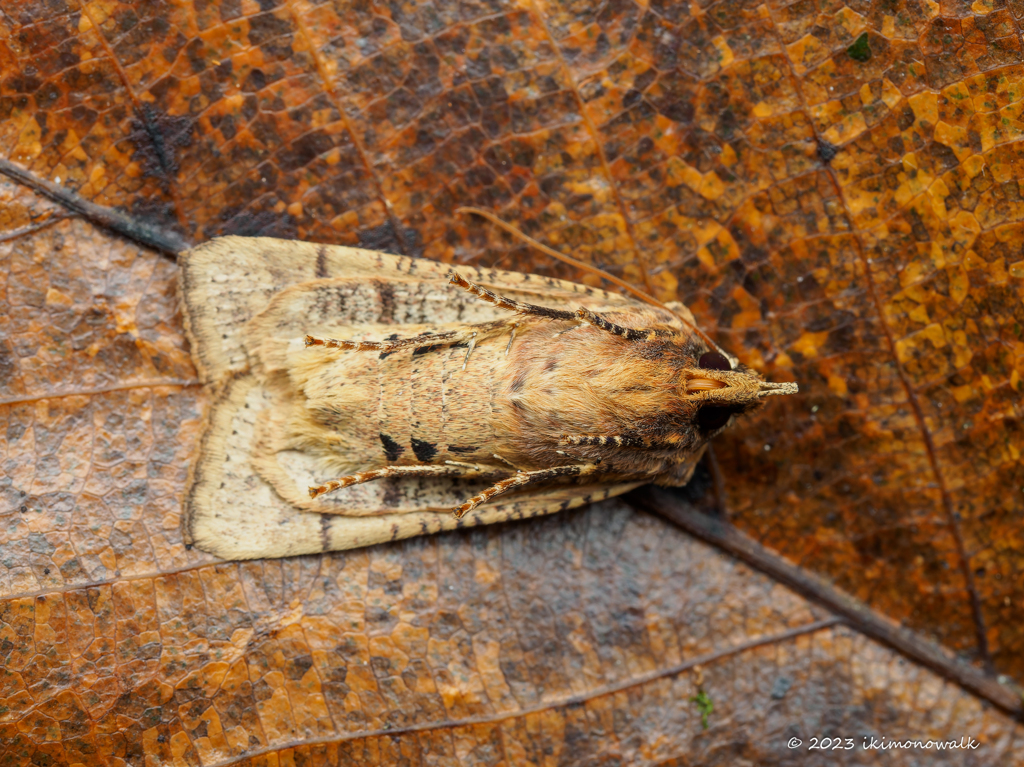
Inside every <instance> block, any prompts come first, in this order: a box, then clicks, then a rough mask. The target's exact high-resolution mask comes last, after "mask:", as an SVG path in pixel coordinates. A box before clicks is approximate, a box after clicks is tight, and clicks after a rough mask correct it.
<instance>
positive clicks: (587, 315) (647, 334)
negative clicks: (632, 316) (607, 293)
mask: <svg viewBox="0 0 1024 767" xmlns="http://www.w3.org/2000/svg"><path fill="white" fill-rule="evenodd" d="M573 316H574V317H575V319H576V320H577V321H579V322H581V323H583V324H585V325H593V326H594V327H595V328H600V329H601V330H606V331H608V332H609V333H611V334H612V335H613V336H620V337H621V338H625V339H626V340H627V341H653V340H654V339H655V338H658V337H663V338H668V337H671V336H673V335H675V334H674V333H672V332H669V331H667V330H658V329H654V328H624V327H623V326H622V325H616V324H615V323H614V322H610V321H609V320H606V319H605V318H604V317H602V316H601V315H600V314H594V312H592V311H590V310H589V309H583V308H580V309H577V310H576V312H575V313H574V315H573Z"/></svg>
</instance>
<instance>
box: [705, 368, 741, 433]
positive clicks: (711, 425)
mask: <svg viewBox="0 0 1024 767" xmlns="http://www.w3.org/2000/svg"><path fill="white" fill-rule="evenodd" d="M719 356H721V355H719ZM742 411H743V408H738V407H736V406H734V405H705V406H704V407H702V408H701V409H700V410H698V411H697V426H698V427H699V428H700V429H702V430H703V431H705V432H711V431H715V430H716V429H721V428H722V427H723V426H725V424H726V422H728V420H729V418H730V417H731V416H733V415H736V414H737V413H740V412H742Z"/></svg>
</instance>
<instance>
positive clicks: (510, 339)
mask: <svg viewBox="0 0 1024 767" xmlns="http://www.w3.org/2000/svg"><path fill="white" fill-rule="evenodd" d="M518 327H519V323H518V322H513V323H512V332H511V333H509V336H508V346H506V347H505V356H506V357H507V356H508V353H509V352H510V351H512V342H513V341H515V340H516V328H518Z"/></svg>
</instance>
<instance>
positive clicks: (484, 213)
mask: <svg viewBox="0 0 1024 767" xmlns="http://www.w3.org/2000/svg"><path fill="white" fill-rule="evenodd" d="M455 212H456V213H473V214H476V215H477V216H480V217H481V218H485V219H487V220H488V221H490V222H491V223H492V224H494V225H495V226H497V227H500V228H501V229H504V230H505V231H506V232H508V233H509V234H511V235H513V236H514V237H518V238H519V239H520V240H522V241H523V242H525V243H528V244H530V245H532V246H533V247H535V248H537V250H539V251H541V252H542V253H546V254H547V255H549V256H551V257H552V258H555V259H558V260H559V261H561V262H562V263H565V264H569V265H570V266H575V267H576V268H577V269H582V270H583V271H586V272H590V273H591V274H596V275H597V276H598V277H600V278H601V279H604V280H608V282H610V283H612V284H613V285H618V286H619V287H620V288H622V289H623V290H625V291H628V292H630V293H632V294H633V295H634V296H636V297H637V298H639V299H640V300H641V301H644V302H645V303H648V304H650V305H651V306H657V307H658V308H659V309H664V310H665V311H666V312H668V313H669V314H671V315H672V316H673V317H675V318H676V319H678V320H679V321H680V322H682V323H683V324H684V325H686V326H687V327H689V328H690V329H691V330H692V331H693V332H694V333H696V334H697V335H699V336H700V337H701V338H703V339H704V341H705V342H706V343H707V344H708V345H710V346H711V348H713V349H714V350H715V351H718V352H721V353H722V354H724V355H725V356H726V357H731V358H732V359H733V360H735V359H736V358H735V357H732V355H731V354H729V353H727V352H726V351H725V350H723V349H722V348H721V347H720V346H719V345H718V344H716V343H715V342H714V341H713V340H712V339H711V337H710V336H708V334H707V333H705V332H704V331H703V330H701V329H700V328H698V327H697V326H696V325H694V324H693V323H692V322H690V321H689V320H687V319H685V318H684V317H681V316H680V315H679V314H677V313H676V312H674V311H672V310H671V309H669V308H668V307H667V306H665V304H663V303H661V301H659V300H658V299H656V298H654V297H653V296H650V295H648V294H647V293H644V292H643V291H642V290H639V289H637V288H634V287H633V286H632V285H630V284H629V283H628V282H626V281H625V280H622V279H620V278H618V277H616V276H615V275H614V274H609V273H608V272H606V271H605V270H604V269H601V268H600V267H597V266H594V265H593V264H587V263H584V262H583V261H577V260H576V259H575V258H573V257H572V256H567V255H565V254H564V253H559V252H558V251H557V250H555V249H554V248H550V247H548V246H547V245H545V244H544V243H543V242H539V241H538V240H535V239H533V238H532V237H531V236H530V235H528V234H526V233H525V232H523V231H520V230H519V229H516V228H515V227H514V226H512V224H509V223H506V222H504V221H502V220H501V219H500V218H498V217H497V216H496V215H494V214H493V213H491V212H490V211H489V210H482V209H481V208H474V207H471V206H468V205H464V206H463V207H461V208H456V209H455ZM733 364H735V361H734V362H733Z"/></svg>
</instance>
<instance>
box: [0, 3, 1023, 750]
mask: <svg viewBox="0 0 1024 767" xmlns="http://www.w3.org/2000/svg"><path fill="white" fill-rule="evenodd" d="M1022 13H1024V7H1022V6H1019V4H1014V3H1009V4H1004V3H1001V2H991V1H990V0H977V2H975V3H974V4H973V5H967V4H965V3H959V2H951V1H948V0H943V1H942V2H914V1H909V2H903V1H901V0H886V1H885V2H877V3H875V4H871V3H867V2H865V3H858V2H851V3H849V4H846V5H843V4H840V3H828V2H825V3H820V2H813V3H812V2H796V3H792V4H782V3H775V2H769V3H767V4H757V3H755V2H740V1H738V0H737V1H736V2H729V1H728V0H725V1H723V2H718V3H705V4H702V3H700V2H695V3H691V4H665V3H661V2H657V1H656V0H652V1H651V2H650V3H647V4H645V3H634V2H628V1H626V0H611V1H610V2H606V3H592V2H578V3H571V2H566V3H557V2H551V3H544V2H522V3H515V2H511V3H504V2H499V0H494V2H484V3H474V2H461V3H455V2H437V3H434V4H429V3H405V4H403V3H401V2H392V3H386V2H377V3H375V2H343V1H342V0H338V1H337V2H334V1H333V0H332V1H328V2H323V3H312V2H301V1H300V0H291V1H289V2H276V0H261V2H259V3H257V2H252V1H250V0H226V1H225V2H221V3H216V2H204V1H203V0H181V1H180V2H167V3H161V2H140V3H135V4H127V3H118V2H94V3H86V4H83V5H79V4H77V3H68V4H65V3H63V2H60V0H54V1H53V2H24V1H20V0H0V155H2V156H3V157H4V158H6V159H8V160H10V161H11V162H14V163H17V164H18V165H20V166H22V167H24V168H26V169H28V170H30V171H31V172H33V173H34V174H36V175H37V176H40V177H42V178H45V179H48V180H51V181H54V182H57V183H59V184H60V185H61V186H63V187H66V188H67V189H70V190H74V191H76V192H78V193H79V194H80V195H82V196H83V197H85V198H86V199H88V200H91V201H93V202H96V203H99V204H102V205H108V206H120V207H122V208H124V209H126V210H127V211H129V212H130V213H132V214H133V215H135V216H136V217H138V218H139V219H140V220H145V221H149V222H151V223H158V224H160V225H162V226H165V227H176V228H178V229H179V231H180V232H181V233H182V234H184V235H185V236H187V237H188V238H189V239H191V240H192V241H194V242H199V241H202V240H204V239H207V238H209V237H213V236H217V235H220V234H227V233H235V234H248V235H256V234H265V235H276V236H286V237H301V238H304V239H310V240H317V241H323V242H334V243H342V244H361V245H363V246H366V247H372V248H377V249H384V250H390V251H393V252H404V253H409V254H418V255H424V256H428V257H431V258H435V259H440V260H445V261H453V262H474V263H481V264H493V263H500V264H501V265H502V266H503V267H506V268H519V269H529V270H533V271H538V272H545V273H555V274H558V275H560V276H564V277H568V278H573V279H581V278H582V277H581V275H578V274H574V273H572V272H571V271H570V270H567V269H566V268H564V267H561V266H557V265H553V264H552V263H550V262H549V261H547V260H545V259H543V258H542V257H538V256H537V255H536V254H535V253H533V252H531V251H529V250H527V249H526V248H524V247H522V246H520V245H518V244H516V243H515V242H513V241H512V240H511V239H510V238H508V237H507V236H505V235H502V234H499V233H497V232H496V231H495V230H494V229H493V228H492V227H490V226H488V225H486V224H484V223H482V222H480V221H473V220H466V219H464V218H461V217H457V216H455V215H454V214H453V209H454V208H455V207H457V206H459V205H462V204H467V203H468V204H475V205H479V206H482V207H486V208H489V209H491V210H494V211H495V212H496V213H498V214H499V215H501V216H502V217H503V218H505V219H506V220H508V221H511V222H513V223H515V224H516V225H518V226H520V227H521V228H523V229H524V230H526V231H527V232H529V233H531V234H533V235H534V236H536V237H538V238H540V239H542V240H543V241H545V242H547V243H549V244H551V245H553V246H555V247H558V248H560V249H562V250H564V251H566V252H569V253H571V254H573V255H576V256H577V257H579V258H582V259H584V260H588V261H592V262H594V263H597V264H599V265H601V266H603V267H605V268H607V269H609V270H611V271H613V272H616V273H618V274H621V275H622V276H624V277H625V278H627V279H629V280H631V281H632V282H634V283H636V284H637V285H639V286H641V287H643V286H648V287H649V288H650V289H651V290H652V291H653V292H654V293H655V294H656V295H657V296H658V297H659V298H661V299H662V300H669V299H679V300H682V301H684V302H686V303H687V304H688V305H689V306H690V307H691V308H692V309H693V310H694V312H695V314H696V315H697V316H698V317H699V318H700V320H701V322H702V324H703V326H704V327H705V328H706V329H707V330H709V331H710V332H712V333H713V334H714V335H715V336H716V337H717V338H718V339H719V340H720V342H721V343H722V344H723V345H725V346H727V347H729V348H730V349H731V350H733V351H734V352H736V353H737V354H738V355H739V356H740V357H741V358H742V359H743V360H744V361H745V362H747V363H748V364H750V365H753V366H755V367H757V368H759V369H761V370H763V371H764V372H765V373H766V374H767V375H768V376H769V377H770V378H771V379H772V380H797V381H799V382H800V384H801V395H800V396H799V397H792V398H788V399H785V400H779V401H776V402H772V403H771V405H770V406H769V407H768V408H767V409H766V410H765V412H764V414H763V415H762V416H761V417H759V418H758V419H756V420H754V421H748V422H747V423H745V424H743V426H742V428H737V429H734V430H733V431H732V433H730V434H729V435H727V436H726V437H724V438H723V439H721V440H720V441H719V442H718V444H717V454H718V459H719V463H720V464H721V467H722V471H723V473H724V476H725V486H726V506H727V509H726V511H727V513H728V515H729V516H730V518H731V519H732V520H733V521H734V522H735V523H736V524H737V525H738V526H739V527H740V528H741V529H743V530H745V531H746V532H748V533H749V534H751V535H752V536H754V537H755V538H757V539H758V540H760V541H761V542H763V543H765V544H766V545H768V546H770V547H772V548H773V549H775V550H777V551H778V552H780V553H781V554H782V555H784V556H786V557H788V558H790V559H791V560H793V561H795V562H797V563H799V564H800V565H801V566H803V567H804V568H807V569H808V570H809V571H813V572H817V573H820V574H822V575H824V576H826V577H828V578H830V579H832V580H833V581H834V582H835V583H836V584H837V585H839V586H840V587H842V588H843V589H845V590H847V591H849V592H850V593H852V594H854V595H855V596H857V597H859V598H861V599H863V600H865V601H866V602H868V603H869V604H870V605H871V606H872V607H874V608H875V609H876V610H878V611H879V612H881V613H883V614H885V615H888V616H890V617H892V618H893V619H895V620H897V621H900V622H902V623H904V624H905V625H907V626H909V627H912V628H914V629H916V630H917V631H919V632H921V634H922V635H924V636H926V637H932V638H934V639H936V640H937V641H939V642H941V643H942V644H943V645H944V646H946V647H947V648H948V649H949V650H950V651H952V652H955V653H957V654H959V655H960V656H961V657H962V658H964V659H965V660H968V661H970V662H973V663H975V664H977V665H978V666H979V667H980V668H984V669H988V670H990V671H992V672H993V673H997V674H1003V675H1006V676H1007V677H1009V678H1010V679H1014V680H1016V681H1017V682H1022V681H1024V628H1022V627H1024V554H1022V551H1024V540H1022V538H1024V533H1022V530H1024V525H1022V517H1024V468H1022V464H1021V460H1020V457H1021V451H1022V445H1024V431H1022V426H1021V415H1022V409H1024V407H1022V404H1021V401H1022V396H1021V391H1022V380H1021V379H1022V377H1024V300H1022V299H1024V254H1022V251H1021V243H1022V242H1024V225H1022V223H1021V222H1022V221H1024V202H1022V195H1021V189H1020V185H1019V183H1018V181H1017V179H1018V178H1021V177H1024V141H1022V140H1024V121H1022V118H1021V112H1022V111H1024V63H1022V51H1021V45H1022V40H1021V21H1020V17H1021V15H1022ZM864 35H866V37H863V36H864ZM858 41H859V42H858ZM851 46H852V47H851ZM61 215H62V213H61V211H60V209H59V208H58V207H57V206H55V205H54V204H53V203H50V202H47V201H45V200H43V199H42V198H40V197H38V196H36V195H35V194H33V193H31V192H30V191H28V190H26V189H24V188H21V187H17V186H15V185H14V184H11V183H4V184H0V225H2V227H3V236H2V240H3V241H2V242H0V265H2V268H0V289H2V291H3V294H2V298H0V419H2V421H3V424H2V425H3V427H4V428H3V429H2V430H0V445H2V451H0V462H2V463H0V494H2V497H3V502H2V503H3V505H2V506H0V525H2V532H0V536H2V537H0V763H2V764H32V763H35V764H48V763H49V764H65V763H67V764H76V763H79V764H89V765H91V764H108V763H109V764H119V763H128V764H132V765H135V764H138V765H142V764H203V765H219V764H235V763H246V764H249V763H251V764H301V763H306V764H334V763H348V762H346V759H347V760H349V761H351V762H352V763H358V764H363V763H365V764H378V763H379V764H391V763H396V762H398V761H399V760H400V759H406V760H408V762H409V763H411V764H419V763H424V764H444V763H449V762H450V763H455V762H461V763H479V764H493V763H498V762H501V761H504V762H505V763H507V764H530V763H534V764H556V763H579V764H582V763H588V764H589V763H604V762H608V763H614V762H615V760H616V759H618V760H620V761H622V762H624V763H630V764H691V763H693V764H696V763H700V764H717V763H721V764H735V763H737V762H738V761H740V760H742V759H746V760H748V761H752V762H755V763H766V762H771V763H787V762H786V760H789V763H801V764H802V763H808V764H811V763H826V762H827V763H840V762H841V761H842V760H843V759H846V760H847V761H848V763H856V762H855V761H854V760H855V759H867V760H868V761H870V758H869V757H871V755H865V753H863V752H859V753H856V752H854V753H845V752H844V753H838V752H837V753H834V754H829V755H827V758H826V757H825V756H817V757H815V755H813V754H809V753H808V752H807V751H806V750H801V749H798V750H796V751H790V750H788V749H787V748H786V746H785V743H786V740H787V739H788V738H789V737H792V736H795V735H799V736H800V737H801V738H803V739H805V740H806V739H807V738H808V737H809V736H811V735H815V734H817V735H828V734H832V735H844V736H849V737H855V738H859V737H860V735H861V734H862V733H865V732H873V733H885V734H888V735H891V736H894V737H895V736H899V735H900V734H902V735H907V736H913V737H918V736H942V735H945V736H949V737H960V736H961V735H964V736H968V735H973V736H974V737H975V738H983V739H984V741H985V748H986V749H988V750H986V751H985V752H984V754H981V753H980V752H979V753H974V754H971V755H967V756H964V755H959V756H957V755H954V756H951V757H946V758H949V759H961V758H962V759H968V760H969V759H976V760H977V763H978V764H988V763H993V760H1002V761H1003V762H1004V763H1010V761H1012V759H1018V760H1020V759H1021V757H1020V756H1019V752H1020V749H1021V747H1020V745H1019V740H1020V738H1021V732H1020V730H1019V729H1016V728H1015V727H1014V726H1013V725H1011V724H1010V723H1009V722H1008V720H1006V719H1005V718H1004V717H1002V716H1001V715H999V714H998V713H995V712H994V711H993V710H992V709H990V708H988V707H987V706H986V704H983V703H980V702H979V701H977V700H976V699H974V698H972V697H971V696H969V695H967V694H966V693H964V692H963V691H961V690H959V689H957V688H955V687H951V686H949V685H944V683H942V682H940V681H939V680H938V679H937V678H935V677H934V676H933V675H931V674H930V673H929V672H925V671H923V670H921V669H920V668H918V667H916V666H914V665H913V664H911V663H909V662H908V661H906V660H904V659H901V658H899V657H898V656H895V655H894V654H892V653H891V652H890V651H888V650H884V649H882V648H880V647H879V646H877V645H875V644H873V643H871V642H869V641H868V640H866V639H864V638H863V637H862V636H860V635H858V634H857V633H855V632H853V631H851V630H849V629H845V628H839V627H825V628H820V627H819V628H817V629H815V628H814V626H815V625H816V624H815V621H816V620H819V619H823V618H827V617H828V616H827V615H826V614H824V613H822V612H821V611H820V610H819V609H818V608H810V607H809V606H808V605H807V604H806V603H804V602H803V601H802V600H800V599H798V598H797V597H795V596H793V595H792V594H790V593H789V592H786V591H785V590H784V589H781V588H780V587H778V586H773V584H772V583H771V582H770V581H768V580H767V579H766V578H764V576H760V575H756V574H753V573H751V572H750V571H748V570H746V569H745V568H743V567H740V566H738V565H736V564H735V563H733V562H732V561H731V560H729V559H727V558H725V557H723V556H722V555H720V554H718V553H715V552H714V551H712V550H710V549H707V548H706V547H704V546H702V545H700V544H697V543H695V542H693V541H692V540H690V539H689V538H687V537H686V536H685V535H683V534H682V533H680V532H678V531H675V530H673V529H672V528H670V527H669V526H667V524H666V523H664V522H662V521H660V520H655V519H654V518H651V517H647V516H644V515H641V514H637V513H635V512H628V511H627V510H626V509H625V508H624V507H623V506H622V505H621V504H608V505H605V506H603V507H601V508H595V509H592V510H589V511H583V512H579V513H573V514H567V515H564V516H562V517H558V518H552V519H549V520H543V521H539V522H535V523H531V524H522V525H510V526H505V527H501V528H497V529H494V530H483V531H476V532H472V533H466V534H453V535H446V536H440V537H438V538H436V539H430V540H418V541H410V542H406V543H403V544H398V545H394V546H382V547H377V548H375V549H372V550H369V551H363V552H353V553H347V554H339V555H333V556H324V557H321V558H310V559H298V560H291V561H286V562H257V563H249V564H244V565H237V564H223V563H216V562H214V561H213V560H212V559H211V558H209V557H207V556H205V555H203V554H202V553H200V552H197V551H186V550H185V549H184V547H183V546H182V542H181V535H180V532H179V528H178V520H179V517H178V515H179V504H180V498H181V493H182V488H183V484H184V479H185V473H186V470H187V464H188V460H189V456H190V454H191V451H192V449H193V447H194V445H195V440H196V435H197V430H198V428H199V425H200V422H201V418H202V414H203V411H204V407H205V404H206V399H205V395H204V393H203V392H202V390H201V389H199V388H198V387H196V386H195V385H194V384H192V383H191V382H193V381H194V377H195V373H194V370H193V368H192V366H191V362H190V360H189V356H188V350H187V348H186V346H185V343H184V340H183V337H182V331H181V321H180V317H179V315H178V312H177V301H176V297H175V295H174V279H175V265H174V263H173V261H172V260H170V259H168V258H166V257H164V256H159V255H157V254H154V253H152V252H150V251H147V250H145V249H143V248H140V247H139V246H138V245H135V244H131V243H129V242H127V241H125V240H122V239H118V238H116V237H113V236H111V235H109V234H108V233H105V232H103V231H101V230H98V229H95V228H94V227H92V226H91V225H89V224H87V223H85V222H84V221H82V220H80V219H72V220H65V221H62V222H57V223H53V222H54V221H55V220H56V218H58V217H59V216H61ZM50 224H52V225H50ZM588 279H589V278H588ZM161 384H162V385H161ZM175 384H177V385H175ZM794 631H795V632H796V634H799V636H796V635H792V634H786V632H794ZM801 632H803V633H801ZM758 638H763V639H764V640H765V643H764V644H763V645H761V646H760V647H759V648H747V649H742V647H741V646H742V645H743V643H744V642H748V641H751V640H753V639H758ZM736 647H740V648H741V649H740V650H737V651H735V652H733V651H732V650H731V649H730V648H736ZM699 656H707V658H708V659H707V660H706V662H705V663H704V664H703V666H702V668H703V672H702V673H703V676H702V677H701V675H699V674H697V673H695V672H693V671H688V672H686V673H682V674H674V673H670V672H671V671H672V669H673V668H674V667H675V666H677V665H679V664H686V663H689V662H692V661H693V660H694V659H695V658H697V657H699ZM645 674H647V675H648V676H647V677H645V676H644V675H645ZM780 680H782V681H780ZM623 685H626V687H624V688H623V689H620V688H622V686H623ZM700 685H703V689H705V690H706V691H707V692H708V694H709V695H710V696H711V698H712V700H713V701H714V704H715V710H714V712H713V713H712V714H711V717H710V721H709V724H710V729H709V730H708V731H706V732H705V731H703V730H702V728H701V725H700V716H699V713H698V712H697V710H696V707H695V705H694V704H693V703H692V702H690V700H689V699H690V697H692V696H693V695H695V694H696V690H697V688H698V686H700ZM1011 754H1013V756H1011ZM254 755H255V756H254ZM918 756H919V755H918ZM147 758H148V760H149V761H148V762H147V761H146V759H147ZM815 758H817V759H818V762H815V761H814V759H815ZM911 758H912V755H911V754H903V755H895V756H893V759H895V760H896V761H893V763H894V764H896V763H902V762H899V761H898V760H899V759H911ZM936 759H939V757H936ZM47 760H49V761H47ZM238 760H242V761H238ZM446 760H447V761H446ZM908 763H909V762H908ZM936 763H938V762H936ZM949 763H951V764H961V763H969V762H964V761H951V762H949Z"/></svg>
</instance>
